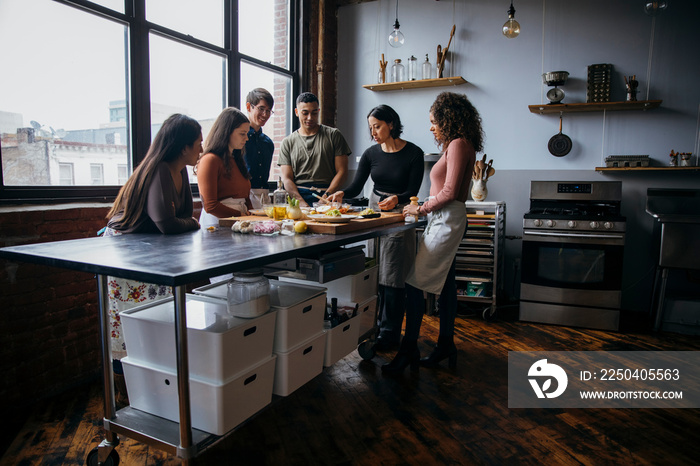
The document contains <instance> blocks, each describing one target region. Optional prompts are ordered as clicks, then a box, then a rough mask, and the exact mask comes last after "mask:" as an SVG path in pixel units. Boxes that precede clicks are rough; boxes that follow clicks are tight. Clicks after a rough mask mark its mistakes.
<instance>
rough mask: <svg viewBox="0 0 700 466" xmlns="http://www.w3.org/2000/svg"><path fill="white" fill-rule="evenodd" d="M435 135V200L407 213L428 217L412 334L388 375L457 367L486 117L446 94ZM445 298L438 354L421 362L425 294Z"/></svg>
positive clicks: (412, 291)
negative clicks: (459, 260)
mask: <svg viewBox="0 0 700 466" xmlns="http://www.w3.org/2000/svg"><path fill="white" fill-rule="evenodd" d="M430 131H431V132H432V133H433V136H434V137H435V141H436V142H437V144H438V146H439V147H440V148H441V149H444V152H443V154H442V156H441V157H440V159H439V160H438V161H437V162H436V163H435V165H434V166H433V168H432V170H431V171H430V197H429V198H428V200H427V201H426V202H425V203H423V205H418V206H415V205H410V204H409V205H407V206H405V207H404V208H403V213H404V215H420V216H423V215H427V216H428V224H427V226H426V227H425V231H424V233H423V235H422V236H421V238H420V241H419V243H418V251H417V253H416V260H415V262H414V264H413V267H412V268H411V271H410V272H409V274H408V277H407V278H406V303H407V307H406V330H405V332H404V337H403V340H402V341H401V346H400V348H399V351H398V353H397V354H396V356H395V357H394V359H393V360H392V361H391V362H390V363H389V364H385V365H384V366H382V371H383V372H384V373H389V374H395V373H400V372H403V370H404V369H405V368H406V366H408V365H409V364H410V365H411V366H415V367H417V365H418V364H419V362H420V364H422V365H424V366H428V367H430V366H435V365H437V364H438V363H439V362H440V361H442V360H444V359H448V358H449V363H450V366H451V367H454V366H455V364H456V363H457V348H456V347H455V344H454V323H455V317H456V315H457V286H456V283H455V255H456V254H457V249H458V247H459V244H460V242H461V240H462V238H463V236H464V232H465V231H466V228H467V212H466V206H465V204H464V203H465V201H466V200H467V197H468V194H469V183H470V181H471V174H472V172H473V170H474V161H475V160H476V152H481V151H482V150H483V137H484V136H483V130H482V129H481V117H480V116H479V112H478V111H477V110H476V108H474V106H473V105H472V103H471V102H470V101H469V99H467V97H466V96H465V95H462V94H455V93H452V92H443V93H441V94H440V95H438V97H437V99H435V102H433V104H432V106H431V107H430ZM424 291H425V292H428V293H433V294H437V295H439V297H438V309H439V312H440V333H439V336H438V341H437V345H436V346H435V349H434V351H433V352H432V353H431V354H430V355H429V356H428V357H426V358H423V359H420V352H419V350H418V336H419V335H420V326H421V322H422V320H423V310H424V308H425V301H424V297H423V292H424Z"/></svg>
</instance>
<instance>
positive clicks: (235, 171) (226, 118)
mask: <svg viewBox="0 0 700 466" xmlns="http://www.w3.org/2000/svg"><path fill="white" fill-rule="evenodd" d="M249 129H250V121H249V120H248V117H247V116H246V115H245V114H244V113H243V112H241V111H240V110H238V109H237V108H234V107H228V108H225V109H224V110H223V111H222V112H221V113H220V114H219V116H218V117H217V118H216V121H214V125H213V126H212V127H211V131H209V135H208V136H207V139H206V142H205V144H204V155H203V156H202V158H201V159H200V160H199V162H198V163H197V166H196V167H195V173H196V174H197V183H198V184H199V195H200V197H201V198H202V212H201V215H200V217H199V223H200V224H201V225H202V227H203V228H206V227H209V226H217V225H218V224H219V219H220V218H227V217H239V216H241V215H247V214H248V209H252V208H253V205H252V204H251V202H250V174H249V173H248V168H247V167H246V164H245V159H244V158H243V148H244V147H245V144H246V142H247V141H248V130H249Z"/></svg>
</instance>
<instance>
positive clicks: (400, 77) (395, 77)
mask: <svg viewBox="0 0 700 466" xmlns="http://www.w3.org/2000/svg"><path fill="white" fill-rule="evenodd" d="M404 80H405V78H404V68H403V65H402V64H401V59H400V58H397V59H396V60H394V64H393V65H391V82H392V83H398V82H400V81H404Z"/></svg>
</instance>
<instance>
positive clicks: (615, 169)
mask: <svg viewBox="0 0 700 466" xmlns="http://www.w3.org/2000/svg"><path fill="white" fill-rule="evenodd" d="M595 171H597V172H632V171H637V172H644V171H647V172H653V171H657V172H658V171H667V172H671V171H675V172H682V171H700V167H595Z"/></svg>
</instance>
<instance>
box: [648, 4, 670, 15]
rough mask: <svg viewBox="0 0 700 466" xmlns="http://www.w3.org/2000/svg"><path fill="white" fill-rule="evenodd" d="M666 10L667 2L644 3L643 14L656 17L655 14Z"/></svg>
mask: <svg viewBox="0 0 700 466" xmlns="http://www.w3.org/2000/svg"><path fill="white" fill-rule="evenodd" d="M666 8H668V2H645V3H644V12H645V13H646V14H648V15H649V16H656V15H657V13H659V12H661V11H664V10H665V9H666Z"/></svg>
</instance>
